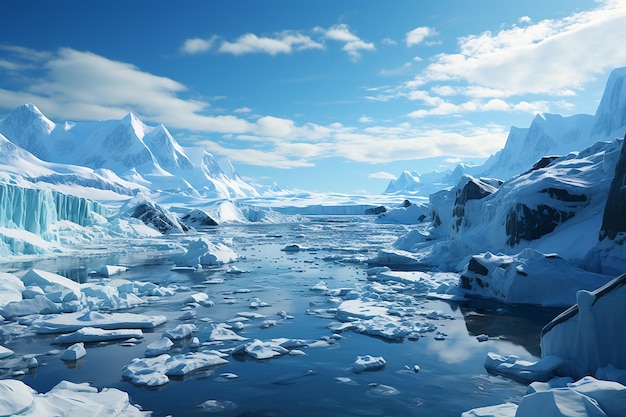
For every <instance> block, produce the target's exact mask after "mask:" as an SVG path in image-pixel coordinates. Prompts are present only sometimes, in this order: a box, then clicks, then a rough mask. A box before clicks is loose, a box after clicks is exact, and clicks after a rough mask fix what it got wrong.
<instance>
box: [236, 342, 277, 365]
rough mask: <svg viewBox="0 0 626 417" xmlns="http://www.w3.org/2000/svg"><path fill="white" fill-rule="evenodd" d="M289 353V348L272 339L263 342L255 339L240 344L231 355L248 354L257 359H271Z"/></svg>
mask: <svg viewBox="0 0 626 417" xmlns="http://www.w3.org/2000/svg"><path fill="white" fill-rule="evenodd" d="M287 353H289V350H288V349H285V348H284V347H282V346H280V344H279V343H275V342H272V341H269V342H263V341H261V340H258V339H255V340H253V341H252V342H249V343H246V344H243V345H239V346H237V347H236V348H235V349H233V351H232V352H231V355H233V356H237V355H239V354H248V355H250V356H251V357H252V358H254V359H256V360H263V359H271V358H275V357H277V356H282V355H285V354H287Z"/></svg>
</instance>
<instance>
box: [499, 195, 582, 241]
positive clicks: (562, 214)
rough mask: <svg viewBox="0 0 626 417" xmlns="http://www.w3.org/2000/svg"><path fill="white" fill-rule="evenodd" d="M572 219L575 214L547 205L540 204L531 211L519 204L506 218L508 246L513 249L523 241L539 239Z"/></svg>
mask: <svg viewBox="0 0 626 417" xmlns="http://www.w3.org/2000/svg"><path fill="white" fill-rule="evenodd" d="M572 217H574V212H571V211H562V210H558V209H555V208H554V207H551V206H548V205H546V204H539V205H538V206H537V208H536V209H531V208H530V207H528V206H527V205H525V204H522V203H518V204H517V205H516V206H515V208H514V209H513V210H511V211H509V213H508V214H507V216H506V224H505V228H506V235H507V236H508V239H507V244H508V245H509V246H511V247H513V246H515V245H517V244H518V243H519V242H520V240H522V239H523V240H536V239H539V238H540V237H542V236H544V235H547V234H548V233H551V232H552V231H553V230H554V229H555V228H556V226H558V225H559V224H560V223H563V222H564V221H566V220H568V219H571V218H572Z"/></svg>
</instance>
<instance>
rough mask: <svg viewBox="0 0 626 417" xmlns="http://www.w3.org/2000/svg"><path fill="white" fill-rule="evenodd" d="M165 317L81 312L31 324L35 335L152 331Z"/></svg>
mask: <svg viewBox="0 0 626 417" xmlns="http://www.w3.org/2000/svg"><path fill="white" fill-rule="evenodd" d="M166 321H167V319H166V318H165V316H161V315H159V316H146V315H143V314H135V313H99V312H96V311H81V312H77V313H66V314H61V315H47V316H42V317H38V318H36V319H35V320H33V322H32V323H31V329H32V330H33V331H34V332H35V333H69V332H73V331H76V330H79V329H81V328H83V327H97V328H100V329H105V330H113V329H152V328H155V327H157V326H159V325H161V324H163V323H165V322H166Z"/></svg>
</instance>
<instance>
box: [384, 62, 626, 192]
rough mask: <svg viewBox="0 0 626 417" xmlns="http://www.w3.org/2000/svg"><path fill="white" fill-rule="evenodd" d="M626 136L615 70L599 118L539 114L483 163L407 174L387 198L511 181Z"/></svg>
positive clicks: (623, 84) (624, 98) (624, 75)
mask: <svg viewBox="0 0 626 417" xmlns="http://www.w3.org/2000/svg"><path fill="white" fill-rule="evenodd" d="M624 132H626V67H624V68H617V69H615V70H613V71H612V72H611V74H610V76H609V78H608V80H607V83H606V86H605V89H604V93H603V95H602V99H601V101H600V104H599V105H598V108H597V110H596V114H595V115H587V114H577V115H572V116H561V115H558V114H549V113H543V114H537V115H536V116H535V118H534V119H533V121H532V123H531V124H530V127H528V128H519V127H511V130H510V132H509V135H508V137H507V140H506V143H505V145H504V147H503V148H502V149H501V150H499V151H498V152H496V153H495V154H493V155H492V156H491V157H489V158H488V159H487V161H485V162H484V163H483V164H481V165H476V166H470V165H464V164H459V165H458V166H457V167H456V168H455V169H454V170H448V171H442V172H437V171H434V172H429V173H422V174H420V173H417V172H414V171H404V172H402V173H401V174H400V176H399V177H398V178H396V179H394V180H391V181H390V182H389V185H388V186H387V189H386V190H385V193H387V194H414V195H421V196H425V197H426V196H428V195H429V194H431V193H433V192H436V191H438V190H440V189H442V188H445V187H451V186H455V185H456V184H457V182H458V180H459V178H461V176H462V175H463V174H469V175H472V176H474V177H491V178H498V179H501V180H507V179H510V178H511V177H513V176H515V175H518V174H521V173H523V172H526V171H528V170H529V169H531V168H532V167H533V165H534V164H535V163H536V162H537V161H539V160H540V159H541V158H542V157H544V156H564V155H567V154H569V153H570V152H576V151H580V150H581V149H584V148H586V147H588V146H591V145H593V144H594V143H596V142H599V141H606V140H613V139H615V138H617V137H619V138H622V137H623V136H624Z"/></svg>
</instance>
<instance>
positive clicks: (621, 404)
mask: <svg viewBox="0 0 626 417" xmlns="http://www.w3.org/2000/svg"><path fill="white" fill-rule="evenodd" d="M568 387H569V388H570V389H573V390H574V391H576V392H578V393H580V394H584V395H586V396H587V397H590V398H593V399H594V400H596V401H597V402H598V404H599V405H600V407H601V408H602V410H603V411H604V412H605V413H606V415H607V416H608V417H620V416H623V415H624V413H626V386H624V385H622V384H620V383H618V382H613V381H601V380H598V379H595V378H593V377H591V376H586V377H584V378H582V379H580V380H578V381H576V382H574V383H570V384H568Z"/></svg>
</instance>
